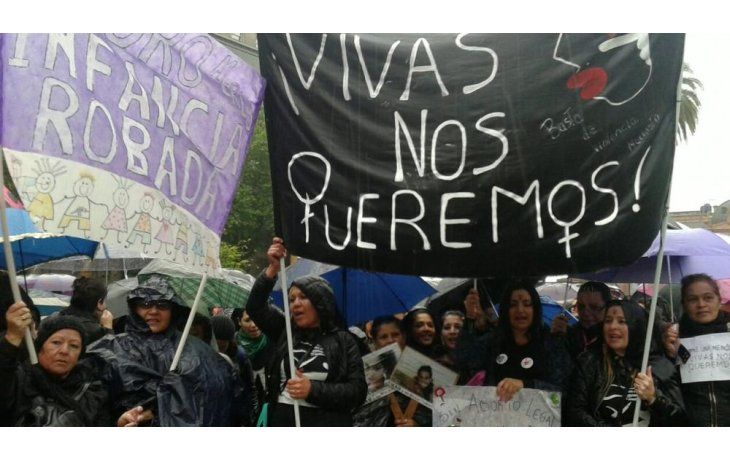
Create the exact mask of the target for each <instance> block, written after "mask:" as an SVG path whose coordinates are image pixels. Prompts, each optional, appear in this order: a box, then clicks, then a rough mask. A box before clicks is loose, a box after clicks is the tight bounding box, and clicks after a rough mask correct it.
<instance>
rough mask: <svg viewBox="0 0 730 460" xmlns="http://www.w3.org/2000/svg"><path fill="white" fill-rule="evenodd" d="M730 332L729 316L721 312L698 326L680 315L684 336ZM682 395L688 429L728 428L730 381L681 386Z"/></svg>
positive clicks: (680, 326)
mask: <svg viewBox="0 0 730 460" xmlns="http://www.w3.org/2000/svg"><path fill="white" fill-rule="evenodd" d="M723 332H730V314H728V313H725V312H723V311H720V313H719V315H718V317H717V319H716V320H715V321H713V322H711V323H709V324H698V323H695V322H693V321H692V320H690V319H689V317H688V315H686V314H685V315H683V316H682V319H681V320H680V322H679V337H680V341H681V338H683V337H696V336H698V335H705V334H720V333H723ZM682 395H683V396H684V403H685V405H686V407H687V416H688V417H689V424H690V425H691V426H730V380H723V381H716V382H694V383H683V384H682Z"/></svg>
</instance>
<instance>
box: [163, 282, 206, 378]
mask: <svg viewBox="0 0 730 460" xmlns="http://www.w3.org/2000/svg"><path fill="white" fill-rule="evenodd" d="M207 282H208V272H205V273H203V279H201V280H200V286H198V292H197V294H195V301H194V302H193V308H191V309H190V314H189V315H188V321H187V322H186V323H185V329H184V330H183V333H182V337H180V343H179V344H178V345H177V350H175V357H174V358H172V365H171V366H170V372H172V371H174V370H175V369H176V368H177V365H178V363H179V362H180V356H181V355H182V351H183V348H184V347H185V342H187V340H188V335H190V328H191V327H192V326H193V320H194V319H195V312H197V311H198V305H199V304H200V299H201V298H202V297H203V290H204V289H205V284H206V283H207Z"/></svg>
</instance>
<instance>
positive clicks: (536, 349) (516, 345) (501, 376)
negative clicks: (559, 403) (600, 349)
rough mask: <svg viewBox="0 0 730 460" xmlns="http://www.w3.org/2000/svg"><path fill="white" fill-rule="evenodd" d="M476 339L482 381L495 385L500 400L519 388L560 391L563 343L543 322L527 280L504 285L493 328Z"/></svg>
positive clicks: (565, 370)
mask: <svg viewBox="0 0 730 460" xmlns="http://www.w3.org/2000/svg"><path fill="white" fill-rule="evenodd" d="M480 343H481V344H484V348H485V349H483V351H482V352H481V356H482V357H483V358H486V361H483V365H482V368H483V369H484V370H485V372H486V375H485V380H484V384H485V385H487V386H496V387H497V396H498V397H499V399H500V400H501V401H510V400H511V399H512V398H513V397H514V395H515V394H516V393H517V392H518V391H520V390H521V389H522V388H536V389H540V390H551V391H561V390H562V389H563V387H564V385H565V383H566V381H567V378H568V375H569V374H570V357H569V355H568V353H567V350H566V349H565V343H564V342H563V341H562V340H561V339H560V338H553V337H551V335H550V331H549V329H548V328H547V327H546V326H544V325H543V322H542V304H541V303H540V296H539V295H538V293H537V291H536V290H535V287H534V285H532V284H531V283H527V282H522V281H517V282H514V283H513V284H511V285H510V286H508V287H507V288H506V290H505V292H504V295H503V296H502V301H501V303H500V305H499V322H498V325H497V329H496V330H495V331H494V332H493V333H492V334H491V335H489V336H488V337H487V339H486V340H484V341H480V342H477V344H480Z"/></svg>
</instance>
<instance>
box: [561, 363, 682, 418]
mask: <svg viewBox="0 0 730 460" xmlns="http://www.w3.org/2000/svg"><path fill="white" fill-rule="evenodd" d="M649 364H650V365H651V366H652V376H653V378H654V386H655V388H656V400H655V401H654V403H653V404H652V405H651V406H648V409H649V412H650V414H651V421H650V426H682V425H683V424H685V423H686V416H685V412H684V406H683V404H682V395H681V392H680V387H679V374H678V372H677V371H676V368H675V367H674V366H672V365H671V363H669V362H668V361H667V360H666V358H664V357H663V356H651V357H650V362H649ZM616 372H620V371H618V370H617V371H616ZM607 378H608V377H607V375H606V372H605V369H604V365H603V351H602V349H593V350H588V351H586V352H584V353H582V354H581V355H580V356H579V357H578V361H577V363H576V366H575V368H574V370H573V374H572V376H571V379H570V386H569V388H568V392H567V397H566V398H564V402H563V405H564V407H563V417H564V419H565V420H563V426H613V424H612V423H610V421H609V420H603V419H602V418H601V417H600V415H599V414H598V407H599V405H600V403H601V401H602V400H603V397H604V393H603V392H602V389H603V388H604V387H605V385H606V381H607ZM645 408H646V407H645Z"/></svg>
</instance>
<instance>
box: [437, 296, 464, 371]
mask: <svg viewBox="0 0 730 460" xmlns="http://www.w3.org/2000/svg"><path fill="white" fill-rule="evenodd" d="M464 321H465V317H464V314H463V313H462V312H460V311H459V310H449V311H447V312H445V313H444V314H443V315H441V325H440V326H441V327H440V329H441V332H440V334H439V335H440V336H441V343H442V347H441V353H440V356H439V357H438V359H437V360H438V361H439V362H440V363H441V364H443V365H444V366H447V367H450V368H454V367H455V362H456V352H457V346H458V343H459V334H460V333H461V330H462V329H463V327H464Z"/></svg>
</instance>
